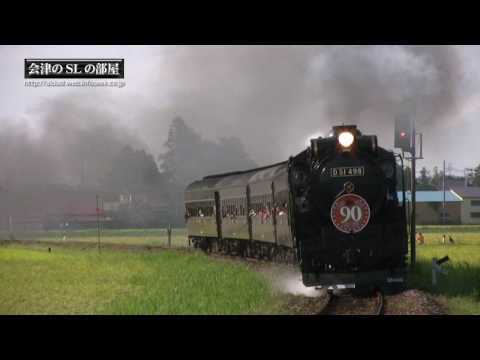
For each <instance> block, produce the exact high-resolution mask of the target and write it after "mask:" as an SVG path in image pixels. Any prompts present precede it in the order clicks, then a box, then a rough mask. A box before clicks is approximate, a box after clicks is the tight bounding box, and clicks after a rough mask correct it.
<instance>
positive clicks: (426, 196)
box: [398, 191, 462, 203]
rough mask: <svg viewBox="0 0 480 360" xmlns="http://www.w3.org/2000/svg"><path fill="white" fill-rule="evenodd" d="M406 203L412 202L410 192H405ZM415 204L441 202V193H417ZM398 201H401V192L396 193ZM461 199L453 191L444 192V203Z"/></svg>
mask: <svg viewBox="0 0 480 360" xmlns="http://www.w3.org/2000/svg"><path fill="white" fill-rule="evenodd" d="M405 195H406V198H407V201H411V200H412V194H411V192H410V191H406V192H405ZM415 195H416V198H415V199H416V202H429V203H432V202H433V203H437V202H440V203H441V202H443V191H417V192H416V194H415ZM398 200H399V201H402V192H401V191H399V192H398ZM461 201H462V198H460V197H459V196H457V195H456V194H455V193H454V192H453V191H445V202H461Z"/></svg>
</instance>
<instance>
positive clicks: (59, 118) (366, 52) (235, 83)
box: [0, 45, 480, 175]
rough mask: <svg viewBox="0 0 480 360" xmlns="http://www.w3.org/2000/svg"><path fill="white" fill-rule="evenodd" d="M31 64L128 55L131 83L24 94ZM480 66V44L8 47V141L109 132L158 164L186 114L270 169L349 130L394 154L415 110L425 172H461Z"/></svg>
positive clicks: (2, 126)
mask: <svg viewBox="0 0 480 360" xmlns="http://www.w3.org/2000/svg"><path fill="white" fill-rule="evenodd" d="M26 58H124V59H125V82H126V86H125V87H123V88H66V87H55V88H46V87H38V88H32V87H26V86H25V85H24V78H23V77H24V69H23V66H24V59H26ZM479 61H480V47H478V46H412V47H410V46H260V45H255V46H232V45H229V46H199V45H196V46H77V45H76V46H1V47H0V79H1V82H0V135H1V134H2V133H3V134H4V135H5V134H7V135H8V134H9V131H12V128H14V129H17V131H18V129H22V131H24V132H25V133H28V136H24V137H22V138H21V139H22V141H34V139H36V138H39V137H43V138H44V139H46V140H45V141H46V142H44V143H47V144H48V142H49V141H50V138H49V136H50V134H52V133H54V132H55V131H52V129H53V130H55V129H60V130H59V131H58V132H59V133H60V134H64V135H65V139H66V140H65V143H66V144H64V145H63V146H68V141H71V140H70V137H69V135H68V132H69V131H71V132H72V134H73V133H74V131H78V130H79V129H82V126H84V127H86V128H88V127H92V126H94V125H97V124H98V123H102V124H103V125H105V124H108V126H107V125H105V126H103V127H102V129H103V130H102V131H104V132H105V133H104V135H105V137H107V136H109V134H107V133H106V132H112V133H115V134H117V135H118V134H121V135H118V136H117V137H118V138H120V137H121V138H122V139H129V141H131V142H132V143H134V144H135V145H136V146H137V147H144V148H145V149H146V150H147V151H149V152H151V153H152V154H153V155H154V156H155V157H157V155H158V154H159V153H160V152H162V151H163V150H164V148H163V144H164V142H165V140H166V138H167V135H168V126H169V124H170V122H171V120H172V119H173V118H174V117H175V116H181V117H182V118H183V119H184V120H185V121H186V123H187V124H188V125H189V126H191V127H192V128H193V129H195V130H196V131H197V132H198V133H199V134H201V135H202V136H203V137H204V138H206V139H209V140H215V139H218V138H220V137H231V136H236V137H238V138H240V139H241V141H242V142H243V143H244V145H245V148H246V151H247V153H248V154H249V155H250V156H251V158H252V159H253V160H254V161H255V162H256V163H257V164H258V165H267V164H269V163H274V162H278V161H283V160H285V159H287V158H288V157H289V156H290V155H294V154H295V153H297V152H299V151H301V150H303V149H304V148H305V146H306V143H307V141H308V139H309V138H310V137H311V136H313V135H316V136H318V135H320V134H327V133H328V131H329V129H330V128H331V126H332V125H337V124H338V125H339V124H342V123H345V124H357V125H358V126H359V128H360V129H361V130H362V132H363V133H364V134H375V135H377V136H378V140H379V144H380V146H383V147H385V148H387V149H392V148H393V126H394V118H395V116H396V115H398V114H404V113H407V114H409V115H410V116H412V117H413V118H415V119H416V123H417V130H418V131H419V132H422V133H423V134H424V136H423V140H424V146H423V155H424V160H421V161H419V163H418V165H417V166H418V167H422V166H427V167H428V168H432V167H433V166H441V164H442V161H443V160H446V162H447V164H451V168H452V169H453V170H452V171H455V172H454V173H455V174H457V175H460V174H461V173H462V171H463V168H465V167H473V166H477V165H478V164H480V141H479V140H480V136H479V135H478V134H479V130H480V122H479V120H478V115H479V112H480V67H478V66H477V64H478V63H479ZM99 114H100V115H99ZM52 119H53V120H52ZM52 124H53V125H52ZM52 126H54V127H55V128H53V127H52ZM19 139H20V138H19ZM58 139H59V135H58V134H56V135H55V137H52V139H51V141H52V142H54V141H56V142H58V141H59V140H58ZM52 149H53V148H52ZM55 149H56V150H55V151H56V152H59V150H58V148H55ZM52 151H53V150H52ZM57 156H58V154H57ZM60 156H61V155H60Z"/></svg>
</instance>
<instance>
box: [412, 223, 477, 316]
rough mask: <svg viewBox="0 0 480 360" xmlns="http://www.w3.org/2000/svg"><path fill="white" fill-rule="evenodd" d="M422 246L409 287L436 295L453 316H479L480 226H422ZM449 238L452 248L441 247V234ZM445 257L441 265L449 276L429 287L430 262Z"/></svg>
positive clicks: (439, 277) (418, 249) (442, 277)
mask: <svg viewBox="0 0 480 360" xmlns="http://www.w3.org/2000/svg"><path fill="white" fill-rule="evenodd" d="M418 231H421V232H422V233H423V234H424V236H425V243H426V244H425V245H419V246H417V266H416V267H415V269H414V271H413V273H412V275H411V277H410V287H414V288H419V289H423V290H426V291H428V292H431V293H432V294H435V295H436V296H437V297H438V299H439V300H440V302H442V303H443V304H445V305H446V306H447V308H448V310H449V313H452V314H477V315H480V226H444V227H442V226H421V227H419V229H418ZM444 233H445V234H447V241H448V235H451V236H452V238H453V239H454V241H455V244H453V245H452V244H447V245H443V244H442V234H444ZM445 255H448V257H449V258H450V261H449V262H448V263H446V264H444V265H442V266H443V267H444V268H445V269H447V271H448V275H438V276H437V278H438V284H437V286H436V287H433V286H432V265H431V264H432V259H433V258H434V257H436V258H437V259H439V258H442V257H443V256H445Z"/></svg>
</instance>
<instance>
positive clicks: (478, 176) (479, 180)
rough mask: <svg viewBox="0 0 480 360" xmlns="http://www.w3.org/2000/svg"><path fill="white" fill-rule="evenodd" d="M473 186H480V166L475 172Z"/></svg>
mask: <svg viewBox="0 0 480 360" xmlns="http://www.w3.org/2000/svg"><path fill="white" fill-rule="evenodd" d="M473 186H480V165H478V166H477V167H476V168H475V169H474V170H473Z"/></svg>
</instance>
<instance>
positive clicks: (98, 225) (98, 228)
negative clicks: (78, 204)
mask: <svg viewBox="0 0 480 360" xmlns="http://www.w3.org/2000/svg"><path fill="white" fill-rule="evenodd" d="M99 206H100V204H99V196H98V195H97V242H98V252H99V253H100V252H101V250H100V207H99Z"/></svg>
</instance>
